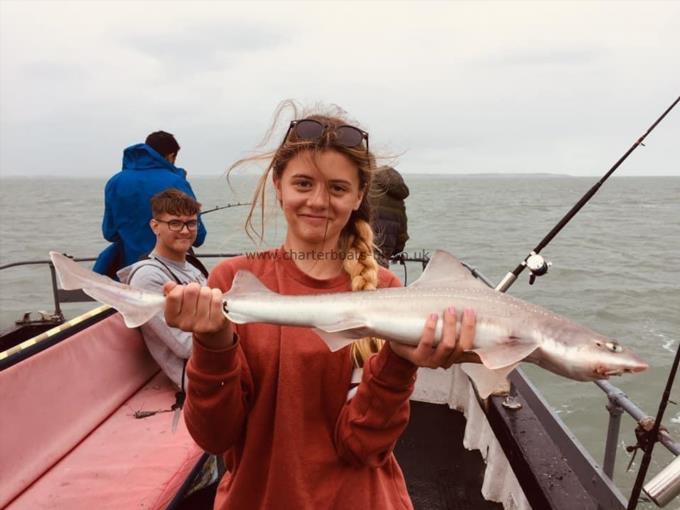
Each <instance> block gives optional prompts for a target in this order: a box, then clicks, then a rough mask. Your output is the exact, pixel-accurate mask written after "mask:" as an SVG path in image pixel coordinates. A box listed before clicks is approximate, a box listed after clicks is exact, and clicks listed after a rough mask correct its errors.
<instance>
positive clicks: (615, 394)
mask: <svg viewBox="0 0 680 510" xmlns="http://www.w3.org/2000/svg"><path fill="white" fill-rule="evenodd" d="M238 255H240V254H239V253H201V254H197V256H198V257H199V258H201V259H214V258H228V257H234V256H238ZM73 260H74V261H75V262H93V261H94V260H96V259H95V257H82V258H81V257H73ZM428 261H429V255H428V254H427V252H423V253H422V254H421V255H418V256H409V255H408V254H406V253H400V254H397V255H395V256H393V257H392V258H391V259H390V263H391V264H392V265H401V266H402V268H403V274H404V278H403V279H404V284H407V280H408V271H407V263H419V264H420V265H421V266H422V268H423V269H424V268H425V266H426V265H427V263H428ZM30 265H47V266H48V267H49V270H50V278H51V283H52V296H53V300H54V314H53V316H52V317H51V318H50V319H51V320H53V321H61V322H63V320H64V315H63V312H62V309H61V304H63V303H75V302H85V301H93V299H92V298H90V297H89V296H87V295H86V294H85V293H84V292H83V291H81V290H64V289H61V288H59V285H58V283H57V275H56V271H55V269H54V265H53V264H52V262H51V261H50V260H30V261H21V262H15V263H10V264H5V265H3V266H0V271H3V270H5V269H9V268H13V267H21V266H30ZM464 265H465V267H467V269H468V270H469V271H470V272H471V273H472V274H473V275H474V276H475V277H476V278H479V279H480V280H482V281H483V282H484V283H485V284H486V285H488V286H489V287H491V288H494V287H495V286H494V285H493V284H492V283H491V281H490V280H489V279H488V278H486V277H485V276H484V275H483V274H482V273H481V272H480V271H478V270H477V269H476V268H475V267H473V266H470V265H467V264H464ZM28 317H29V314H26V315H25V316H24V320H28V319H27V318H28ZM21 323H22V321H21V320H19V321H17V324H21ZM522 378H524V376H522ZM595 385H596V386H597V387H598V388H600V389H601V390H602V391H603V392H604V393H605V395H606V396H607V399H608V402H607V405H606V409H607V411H608V412H609V421H608V426H607V438H606V443H605V452H604V459H603V464H602V470H603V472H604V473H605V474H606V475H607V477H608V478H609V479H610V480H613V478H614V466H615V462H616V452H617V446H618V443H619V435H620V426H621V415H622V414H623V412H626V413H628V414H629V415H630V416H631V417H632V418H633V419H634V420H635V422H636V424H637V427H638V429H639V430H642V431H644V430H650V428H651V427H650V425H653V423H654V417H652V416H650V415H648V414H646V413H645V412H644V411H643V410H642V409H640V407H638V406H637V404H635V402H633V401H632V400H631V399H630V398H629V397H628V395H626V393H625V392H623V391H622V390H621V389H619V388H617V387H616V386H614V385H613V384H611V383H610V382H608V381H595ZM659 442H661V444H663V445H664V446H665V447H666V449H667V450H668V451H670V452H671V453H672V454H673V455H675V456H676V457H677V456H679V455H680V443H678V442H676V441H675V440H674V439H673V438H672V437H671V435H670V434H669V433H668V431H667V430H665V429H663V428H662V429H661V430H660V431H659ZM636 446H637V445H636Z"/></svg>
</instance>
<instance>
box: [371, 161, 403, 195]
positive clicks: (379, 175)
mask: <svg viewBox="0 0 680 510" xmlns="http://www.w3.org/2000/svg"><path fill="white" fill-rule="evenodd" d="M373 187H374V189H376V190H377V191H378V192H383V193H385V194H387V195H389V196H391V197H393V198H396V199H397V200H404V199H405V198H407V197H408V195H409V189H408V186H406V183H405V182H404V178H403V177H402V176H401V174H400V173H399V172H397V171H396V170H395V169H394V168H391V167H382V168H379V169H378V170H377V171H376V172H375V174H374V176H373Z"/></svg>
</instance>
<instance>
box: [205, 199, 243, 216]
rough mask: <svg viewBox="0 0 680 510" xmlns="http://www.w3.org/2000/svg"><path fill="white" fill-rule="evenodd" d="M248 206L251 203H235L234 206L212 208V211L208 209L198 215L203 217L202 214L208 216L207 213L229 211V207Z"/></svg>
mask: <svg viewBox="0 0 680 510" xmlns="http://www.w3.org/2000/svg"><path fill="white" fill-rule="evenodd" d="M250 204H251V202H236V203H235V204H227V205H220V206H217V207H213V208H212V209H208V210H207V211H203V212H201V214H200V215H201V216H203V215H204V214H208V213H211V212H215V211H221V210H222V209H229V208H230V207H239V206H242V205H250Z"/></svg>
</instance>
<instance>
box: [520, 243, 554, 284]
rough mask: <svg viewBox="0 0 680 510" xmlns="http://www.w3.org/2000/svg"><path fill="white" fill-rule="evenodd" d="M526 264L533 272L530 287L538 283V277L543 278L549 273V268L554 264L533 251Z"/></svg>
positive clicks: (530, 277)
mask: <svg viewBox="0 0 680 510" xmlns="http://www.w3.org/2000/svg"><path fill="white" fill-rule="evenodd" d="M524 263H525V265H526V266H527V269H529V271H531V275H530V276H529V285H533V284H534V282H535V281H536V277H537V276H543V275H544V274H545V273H547V272H548V268H549V267H550V266H552V262H548V261H547V260H545V259H544V258H543V257H542V256H541V255H539V254H538V253H535V252H533V251H532V252H531V254H530V255H529V257H527V259H526V261H525V262H524Z"/></svg>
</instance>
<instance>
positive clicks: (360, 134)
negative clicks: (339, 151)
mask: <svg viewBox="0 0 680 510" xmlns="http://www.w3.org/2000/svg"><path fill="white" fill-rule="evenodd" d="M327 129H332V130H333V134H334V135H335V138H334V140H335V143H336V144H338V145H340V146H342V147H348V148H350V149H353V148H355V147H359V146H360V145H361V142H362V141H363V140H364V139H366V152H368V133H367V132H366V131H363V130H361V129H359V128H357V127H354V126H349V125H347V124H343V125H342V126H337V127H333V126H329V125H328V124H322V123H321V122H319V121H318V120H313V119H302V120H294V121H291V123H290V126H288V131H286V136H285V137H284V138H283V143H286V140H288V136H289V135H290V133H291V131H292V132H293V133H294V134H295V137H296V138H297V139H298V140H310V141H316V140H320V139H321V137H322V136H323V135H324V133H325V132H326V130H327Z"/></svg>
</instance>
